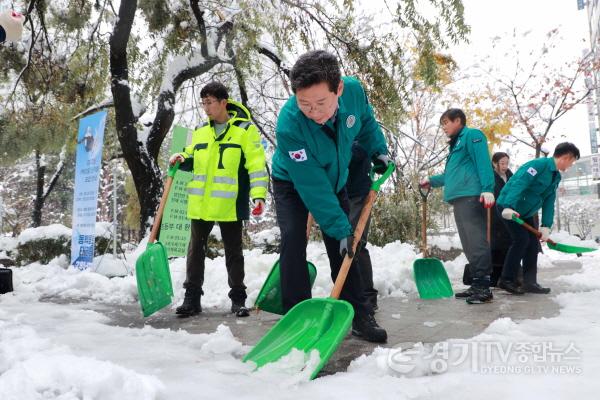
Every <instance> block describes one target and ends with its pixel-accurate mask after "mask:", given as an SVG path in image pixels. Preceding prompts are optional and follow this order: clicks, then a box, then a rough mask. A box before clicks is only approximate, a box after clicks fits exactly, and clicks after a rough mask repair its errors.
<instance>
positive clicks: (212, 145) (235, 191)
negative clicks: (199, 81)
mask: <svg viewBox="0 0 600 400" xmlns="http://www.w3.org/2000/svg"><path fill="white" fill-rule="evenodd" d="M227 111H228V112H229V115H230V117H231V118H230V119H229V121H227V126H226V127H225V129H224V130H223V132H222V133H221V134H220V135H219V136H218V137H217V136H216V133H215V129H214V121H210V122H208V123H206V124H204V125H203V126H201V127H200V128H198V129H196V130H195V131H194V133H193V134H192V143H191V144H190V145H189V146H186V147H185V149H184V151H183V152H182V153H181V155H182V156H183V157H184V158H185V159H186V162H185V163H184V165H183V166H184V167H186V166H188V167H189V164H190V163H191V162H193V169H192V171H193V178H192V180H191V181H190V182H189V183H188V186H187V191H188V212H187V214H188V218H189V219H202V220H205V221H239V220H244V219H248V217H249V204H248V200H249V196H250V197H251V198H252V199H253V200H254V199H266V197H267V186H268V182H269V178H268V175H267V171H266V166H265V152H264V149H263V146H262V144H261V140H260V135H259V133H258V130H257V129H256V126H255V125H254V124H253V123H252V121H251V119H250V112H249V111H248V109H247V108H246V107H244V106H243V105H242V104H240V103H238V102H236V101H233V100H231V99H229V100H228V101H227Z"/></svg>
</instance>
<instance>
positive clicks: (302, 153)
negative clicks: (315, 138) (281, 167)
mask: <svg viewBox="0 0 600 400" xmlns="http://www.w3.org/2000/svg"><path fill="white" fill-rule="evenodd" d="M288 153H289V154H290V158H291V159H292V160H294V161H296V162H300V161H306V160H307V159H308V157H307V156H306V150H305V149H300V150H296V151H289V152H288Z"/></svg>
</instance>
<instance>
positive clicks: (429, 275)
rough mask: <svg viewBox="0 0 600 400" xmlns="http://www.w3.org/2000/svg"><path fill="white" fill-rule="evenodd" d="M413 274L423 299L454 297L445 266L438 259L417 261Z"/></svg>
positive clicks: (414, 264)
mask: <svg viewBox="0 0 600 400" xmlns="http://www.w3.org/2000/svg"><path fill="white" fill-rule="evenodd" d="M413 272H414V276H415V283H416V284H417V290H418V291H419V297H421V298H422V299H441V298H444V297H451V296H453V295H454V292H453V291H452V285H451V284H450V279H448V274H447V273H446V270H445V269H444V264H442V262H441V261H440V260H438V259H437V258H421V259H419V260H415V262H414V263H413Z"/></svg>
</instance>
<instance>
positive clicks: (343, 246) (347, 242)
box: [340, 235, 354, 258]
mask: <svg viewBox="0 0 600 400" xmlns="http://www.w3.org/2000/svg"><path fill="white" fill-rule="evenodd" d="M353 244H354V236H353V235H350V236H347V237H345V238H343V239H342V240H340V255H341V256H342V258H344V257H345V256H346V254H348V257H350V258H352V257H354V251H352V246H353Z"/></svg>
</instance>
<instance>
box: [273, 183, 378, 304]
mask: <svg viewBox="0 0 600 400" xmlns="http://www.w3.org/2000/svg"><path fill="white" fill-rule="evenodd" d="M273 195H274V199H275V209H276V211H277V224H278V225H279V229H280V230H281V248H280V258H279V266H280V273H281V296H282V299H283V308H284V310H285V311H286V312H287V311H288V310H289V309H290V308H292V307H293V306H295V305H296V304H297V303H299V302H301V301H303V300H306V299H310V298H311V297H312V296H311V288H310V280H309V276H308V268H307V264H306V220H307V219H308V209H307V208H306V206H305V205H304V202H303V201H302V199H301V198H300V195H299V194H298V192H297V191H296V189H295V188H294V184H293V183H292V182H288V181H280V180H275V179H274V180H273ZM338 199H339V202H340V205H341V207H342V208H343V210H344V211H345V212H346V214H348V211H349V204H348V195H347V193H346V190H345V189H343V190H342V191H340V193H338ZM321 232H322V231H321ZM322 233H323V241H324V243H325V249H326V250H327V257H328V258H329V266H330V267H331V278H332V279H333V280H334V281H335V278H336V277H337V274H338V272H339V270H340V267H341V265H342V261H343V259H342V257H341V256H340V241H339V240H336V239H334V238H332V237H330V236H327V235H326V234H325V232H322ZM354 260H355V262H353V263H352V266H351V267H350V270H349V271H348V276H347V278H346V282H345V284H344V287H343V289H342V293H341V295H340V299H343V300H346V301H348V302H349V303H350V304H352V306H353V307H354V312H355V314H367V313H372V307H371V306H370V304H368V303H367V301H366V298H365V295H364V290H363V286H362V278H361V276H360V270H359V268H358V266H357V265H356V264H357V263H356V258H355V259H354Z"/></svg>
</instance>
